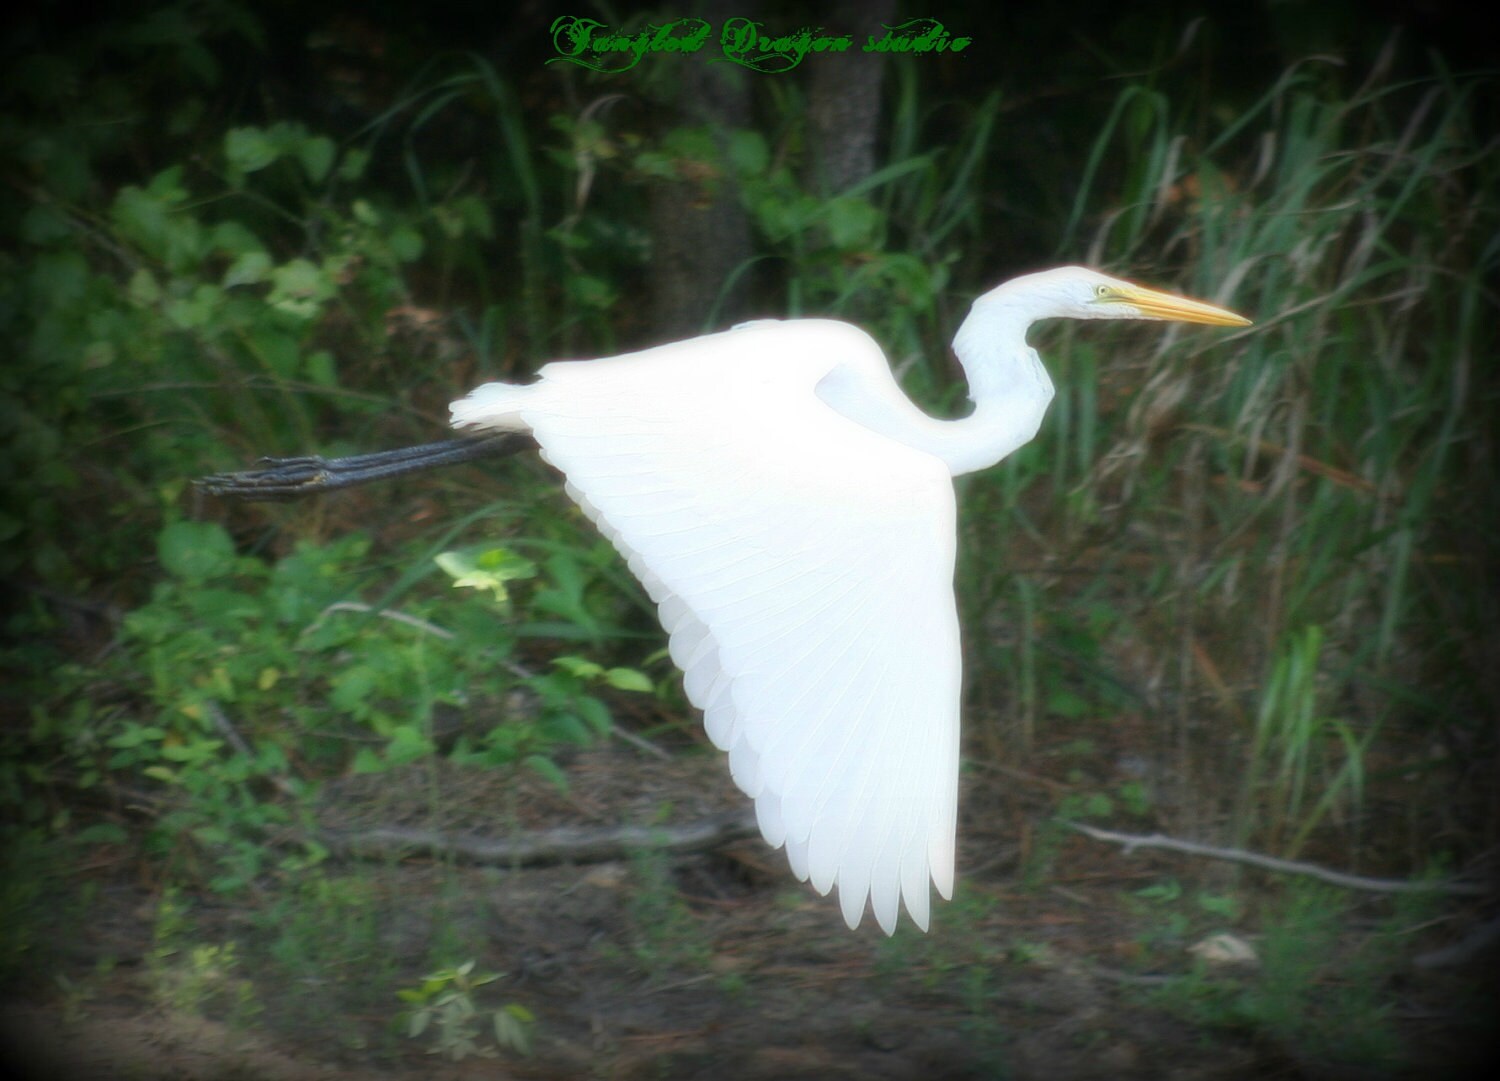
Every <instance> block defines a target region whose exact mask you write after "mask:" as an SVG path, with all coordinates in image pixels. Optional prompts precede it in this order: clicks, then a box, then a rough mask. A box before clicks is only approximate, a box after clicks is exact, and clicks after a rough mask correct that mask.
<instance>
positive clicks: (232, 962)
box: [147, 890, 260, 1024]
mask: <svg viewBox="0 0 1500 1081" xmlns="http://www.w3.org/2000/svg"><path fill="white" fill-rule="evenodd" d="M192 929H193V923H192V918H191V916H190V914H189V912H188V909H187V907H186V905H185V904H184V903H183V902H182V901H181V900H180V898H179V896H178V894H177V893H176V892H175V891H171V890H169V891H168V892H167V893H166V894H165V895H163V897H162V899H161V901H160V902H159V903H158V905H157V909H156V928H155V933H154V935H153V939H152V945H151V950H150V953H149V954H148V955H147V971H148V972H149V973H150V976H151V982H152V989H153V993H154V994H155V997H156V999H157V1001H158V1002H160V1003H161V1004H162V1005H163V1006H165V1007H166V1008H168V1009H171V1010H176V1011H179V1012H181V1013H188V1014H194V1015H198V1016H211V1015H215V1016H225V1017H227V1018H228V1019H229V1020H230V1021H231V1022H233V1023H235V1024H246V1023H248V1022H249V1021H250V1020H252V1019H253V1018H254V1017H255V1015H256V1014H258V1013H259V1012H260V1004H259V1003H258V1002H257V1001H256V996H255V987H254V985H253V984H252V983H251V982H250V981H249V980H248V979H245V978H244V977H242V976H241V975H240V974H239V966H240V960H239V950H238V947H237V946H236V944H235V943H233V942H225V943H222V944H218V945H214V944H210V943H202V942H193V941H192V940H191V934H192Z"/></svg>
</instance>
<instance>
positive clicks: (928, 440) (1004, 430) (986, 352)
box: [818, 294, 1053, 476]
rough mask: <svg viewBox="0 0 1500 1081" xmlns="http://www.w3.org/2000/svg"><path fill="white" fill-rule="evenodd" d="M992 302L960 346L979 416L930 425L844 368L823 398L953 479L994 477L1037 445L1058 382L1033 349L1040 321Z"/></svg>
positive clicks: (889, 388) (894, 392)
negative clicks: (935, 462) (1018, 453)
mask: <svg viewBox="0 0 1500 1081" xmlns="http://www.w3.org/2000/svg"><path fill="white" fill-rule="evenodd" d="M998 299H999V298H996V297H994V296H993V294H991V296H990V297H989V298H987V300H986V302H983V303H982V304H979V303H976V304H975V306H974V309H973V310H971V311H970V313H969V316H968V318H967V319H965V320H964V322H963V325H962V326H961V327H959V329H958V334H957V336H956V337H955V338H954V339H953V351H954V352H955V353H956V354H957V355H958V360H959V363H960V364H961V365H962V366H963V369H964V376H965V377H966V378H967V380H968V383H969V398H970V400H971V401H973V403H974V411H973V412H972V413H970V414H969V415H968V416H967V417H964V418H962V419H960V420H937V419H936V418H934V417H929V416H928V415H927V414H926V413H924V412H922V411H921V410H920V409H918V408H917V407H916V406H915V405H913V404H912V403H911V401H910V400H908V399H907V397H906V396H905V395H904V394H902V393H901V391H900V388H899V387H897V386H896V384H895V380H894V379H891V380H890V381H889V385H880V386H876V385H873V384H871V383H869V382H867V381H866V380H865V379H864V378H862V377H860V376H859V375H857V374H856V373H855V372H853V371H851V370H850V369H847V368H844V367H838V368H835V369H833V370H832V371H831V372H829V373H828V375H827V376H825V377H824V378H823V380H822V381H821V382H819V384H818V396H819V397H820V398H822V399H823V400H824V401H825V402H827V403H828V404H829V405H831V406H832V407H833V408H834V409H836V410H838V411H839V412H840V413H842V414H843V415H844V416H846V417H848V418H849V419H850V420H853V421H856V422H858V423H860V424H862V425H864V426H865V427H867V428H870V429H872V430H873V431H877V432H879V433H881V434H882V435H886V436H889V437H890V438H892V439H895V440H897V441H898V442H901V443H905V444H906V445H907V446H909V447H912V448H914V449H916V450H920V451H925V452H926V453H928V454H931V455H933V456H934V457H936V458H938V459H940V460H941V461H942V462H943V464H944V465H946V466H947V467H948V471H949V472H950V473H952V474H953V475H954V476H960V475H962V474H964V473H974V472H977V471H978V470H981V469H988V468H989V467H990V466H992V465H994V464H995V463H996V462H998V461H1000V460H1001V459H1002V458H1004V457H1006V456H1007V455H1008V454H1010V453H1012V452H1013V451H1015V450H1016V449H1017V448H1018V447H1021V446H1024V445H1025V444H1026V443H1028V442H1030V441H1031V439H1032V437H1033V436H1035V435H1036V432H1037V428H1038V427H1039V426H1040V425H1041V422H1042V417H1043V415H1044V414H1045V413H1046V412H1047V405H1048V403H1049V402H1051V401H1052V395H1053V387H1052V380H1051V379H1050V378H1048V376H1047V370H1046V368H1044V367H1042V362H1041V358H1039V357H1038V356H1037V355H1036V350H1034V349H1032V348H1031V347H1030V346H1029V345H1027V344H1026V328H1027V327H1028V326H1029V325H1030V323H1031V321H1032V318H1033V316H1030V315H1027V314H1026V313H1024V312H1020V311H1015V310H1012V309H1011V308H1009V307H1008V306H1007V305H1005V304H1004V303H1003V302H1001V303H997V302H996V301H997V300H998Z"/></svg>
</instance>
